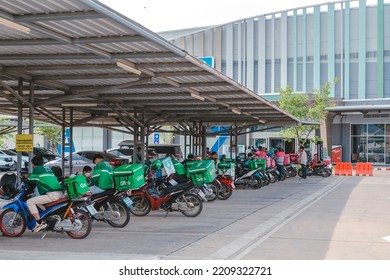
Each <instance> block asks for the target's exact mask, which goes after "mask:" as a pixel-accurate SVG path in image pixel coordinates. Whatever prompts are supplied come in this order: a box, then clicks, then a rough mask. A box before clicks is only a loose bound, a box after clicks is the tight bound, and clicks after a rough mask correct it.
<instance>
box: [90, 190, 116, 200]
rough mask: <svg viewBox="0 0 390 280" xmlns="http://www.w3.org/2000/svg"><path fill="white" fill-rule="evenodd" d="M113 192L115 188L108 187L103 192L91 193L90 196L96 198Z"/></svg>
mask: <svg viewBox="0 0 390 280" xmlns="http://www.w3.org/2000/svg"><path fill="white" fill-rule="evenodd" d="M114 193H115V189H108V190H105V191H104V192H101V193H97V194H93V195H92V196H91V199H92V200H94V199H96V198H99V197H103V196H108V195H112V194H114Z"/></svg>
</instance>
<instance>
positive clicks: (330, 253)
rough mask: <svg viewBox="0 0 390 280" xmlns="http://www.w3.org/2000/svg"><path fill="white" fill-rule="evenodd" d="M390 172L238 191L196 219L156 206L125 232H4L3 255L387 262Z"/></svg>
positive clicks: (103, 227) (99, 226) (97, 227)
mask: <svg viewBox="0 0 390 280" xmlns="http://www.w3.org/2000/svg"><path fill="white" fill-rule="evenodd" d="M389 185H390V172H389V171H374V176H367V177H361V176H360V177H357V176H331V177H329V178H322V177H318V176H315V177H308V179H306V180H303V179H300V178H298V177H294V178H289V179H287V180H285V181H283V182H277V183H274V184H270V185H269V186H266V187H264V188H261V189H259V190H252V189H236V190H235V191H234V193H233V195H232V196H231V197H230V198H229V199H228V200H226V201H221V200H216V201H213V202H208V203H204V208H203V212H202V213H201V214H200V215H199V216H198V217H195V218H189V217H185V216H184V215H182V214H181V213H178V212H171V213H168V215H167V216H166V213H165V212H164V211H152V212H151V213H149V214H148V215H147V216H145V217H136V216H132V217H131V221H130V223H129V224H128V225H127V226H126V227H125V228H122V229H118V228H112V227H110V226H109V225H107V224H104V223H101V222H95V223H94V225H93V228H92V232H91V234H90V235H89V236H88V237H87V238H86V239H83V240H74V239H71V238H70V237H68V236H67V235H65V234H58V233H51V232H49V233H48V234H47V235H46V237H45V238H44V239H41V237H42V234H41V233H32V232H30V231H26V232H25V233H24V234H23V235H22V236H21V237H19V238H8V237H5V236H0V260H30V259H35V260H119V259H122V260H123V259H126V260H389V259H390V186H389Z"/></svg>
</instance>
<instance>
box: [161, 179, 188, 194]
mask: <svg viewBox="0 0 390 280" xmlns="http://www.w3.org/2000/svg"><path fill="white" fill-rule="evenodd" d="M190 186H192V183H191V181H190V182H186V183H182V184H177V185H175V186H166V187H162V188H160V192H161V194H162V195H167V194H170V193H173V192H176V191H179V190H185V189H187V188H188V187H190Z"/></svg>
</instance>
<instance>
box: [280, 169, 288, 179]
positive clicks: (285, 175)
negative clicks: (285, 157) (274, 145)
mask: <svg viewBox="0 0 390 280" xmlns="http://www.w3.org/2000/svg"><path fill="white" fill-rule="evenodd" d="M286 178H287V171H286V170H283V172H282V178H280V181H284V180H286Z"/></svg>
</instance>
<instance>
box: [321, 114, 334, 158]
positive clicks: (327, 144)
mask: <svg viewBox="0 0 390 280" xmlns="http://www.w3.org/2000/svg"><path fill="white" fill-rule="evenodd" d="M336 115H337V114H336V113H328V116H327V118H326V120H323V121H321V124H320V136H321V139H322V141H323V143H324V145H323V146H324V156H332V125H333V120H334V118H335V117H336Z"/></svg>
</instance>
